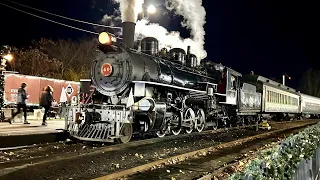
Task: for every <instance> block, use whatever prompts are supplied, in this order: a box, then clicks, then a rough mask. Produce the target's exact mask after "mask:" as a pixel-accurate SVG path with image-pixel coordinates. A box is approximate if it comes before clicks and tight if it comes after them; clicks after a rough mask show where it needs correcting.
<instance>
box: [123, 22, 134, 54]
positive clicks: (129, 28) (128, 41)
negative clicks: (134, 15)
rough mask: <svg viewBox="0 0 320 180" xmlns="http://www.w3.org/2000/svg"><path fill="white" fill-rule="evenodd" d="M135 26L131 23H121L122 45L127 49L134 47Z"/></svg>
mask: <svg viewBox="0 0 320 180" xmlns="http://www.w3.org/2000/svg"><path fill="white" fill-rule="evenodd" d="M135 26H136V24H135V23H133V22H123V23H122V38H123V43H124V44H125V45H127V46H128V47H129V48H133V45H134V33H135Z"/></svg>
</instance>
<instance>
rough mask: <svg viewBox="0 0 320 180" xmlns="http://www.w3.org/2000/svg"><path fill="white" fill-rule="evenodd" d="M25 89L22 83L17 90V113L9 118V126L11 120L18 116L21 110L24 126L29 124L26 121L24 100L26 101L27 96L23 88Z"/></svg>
mask: <svg viewBox="0 0 320 180" xmlns="http://www.w3.org/2000/svg"><path fill="white" fill-rule="evenodd" d="M26 87H27V84H26V83H22V84H21V87H20V88H19V89H18V96H17V112H15V113H14V114H13V115H12V117H11V118H9V119H8V121H9V123H10V124H11V121H12V119H13V118H14V117H15V116H17V115H18V114H20V112H21V108H22V110H23V113H24V124H30V123H29V122H28V121H27V105H26V100H27V99H28V94H27V91H26V90H25V88H26Z"/></svg>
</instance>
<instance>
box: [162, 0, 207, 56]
mask: <svg viewBox="0 0 320 180" xmlns="http://www.w3.org/2000/svg"><path fill="white" fill-rule="evenodd" d="M166 7H167V8H168V9H169V10H171V11H172V10H174V12H175V13H176V14H178V15H181V16H183V18H184V21H183V22H182V23H181V25H182V26H183V27H186V28H188V29H189V30H190V31H191V32H190V34H191V38H192V39H193V40H194V42H195V44H194V46H193V47H191V49H192V48H195V49H197V50H196V51H197V52H195V53H196V56H197V57H198V58H199V59H204V58H205V57H207V52H206V51H205V50H204V35H205V34H206V33H205V31H204V24H205V23H206V10H205V9H204V7H203V6H202V0H167V1H166Z"/></svg>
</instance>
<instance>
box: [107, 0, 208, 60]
mask: <svg viewBox="0 0 320 180" xmlns="http://www.w3.org/2000/svg"><path fill="white" fill-rule="evenodd" d="M114 1H115V2H117V3H119V4H120V11H121V19H122V22H133V23H136V26H135V34H134V39H135V40H141V39H143V38H145V37H154V38H156V39H157V40H158V41H159V46H160V47H164V48H166V49H171V48H176V47H179V48H182V49H184V50H185V51H187V47H188V46H191V49H190V51H191V53H192V54H195V55H196V56H197V64H198V65H199V64H200V61H201V60H202V59H204V58H206V57H207V52H206V51H205V49H204V44H205V31H204V24H205V22H206V21H205V17H206V11H205V9H204V7H203V6H202V0H184V1H182V0H166V1H165V2H166V3H165V6H166V8H167V9H169V10H170V11H174V12H175V14H177V15H180V16H182V17H183V19H184V21H183V22H181V25H182V27H185V28H187V29H188V30H190V35H191V38H186V39H183V38H182V37H181V36H180V33H179V32H177V31H172V32H169V31H168V30H167V29H166V28H164V27H162V26H160V25H159V24H157V23H150V21H149V20H147V19H141V20H138V21H137V17H138V14H139V13H140V12H141V11H142V6H143V4H144V3H145V1H144V0H114ZM115 19H120V18H117V17H116V16H115V15H112V16H109V15H105V16H104V18H103V20H102V22H104V23H106V21H110V20H111V24H114V22H113V20H115ZM123 34H124V33H123Z"/></svg>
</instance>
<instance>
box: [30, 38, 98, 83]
mask: <svg viewBox="0 0 320 180" xmlns="http://www.w3.org/2000/svg"><path fill="white" fill-rule="evenodd" d="M35 44H36V46H37V47H39V48H40V49H41V51H42V52H44V53H46V54H48V56H49V57H51V58H55V59H57V60H59V61H60V62H61V66H60V67H59V75H60V78H62V79H68V80H74V81H78V80H80V79H81V78H88V75H89V72H90V67H91V63H92V61H93V58H94V53H95V48H96V45H97V42H96V40H95V39H82V40H80V41H78V42H74V41H71V40H58V41H56V42H55V41H52V40H48V39H41V40H40V41H39V42H37V43H35Z"/></svg>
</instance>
